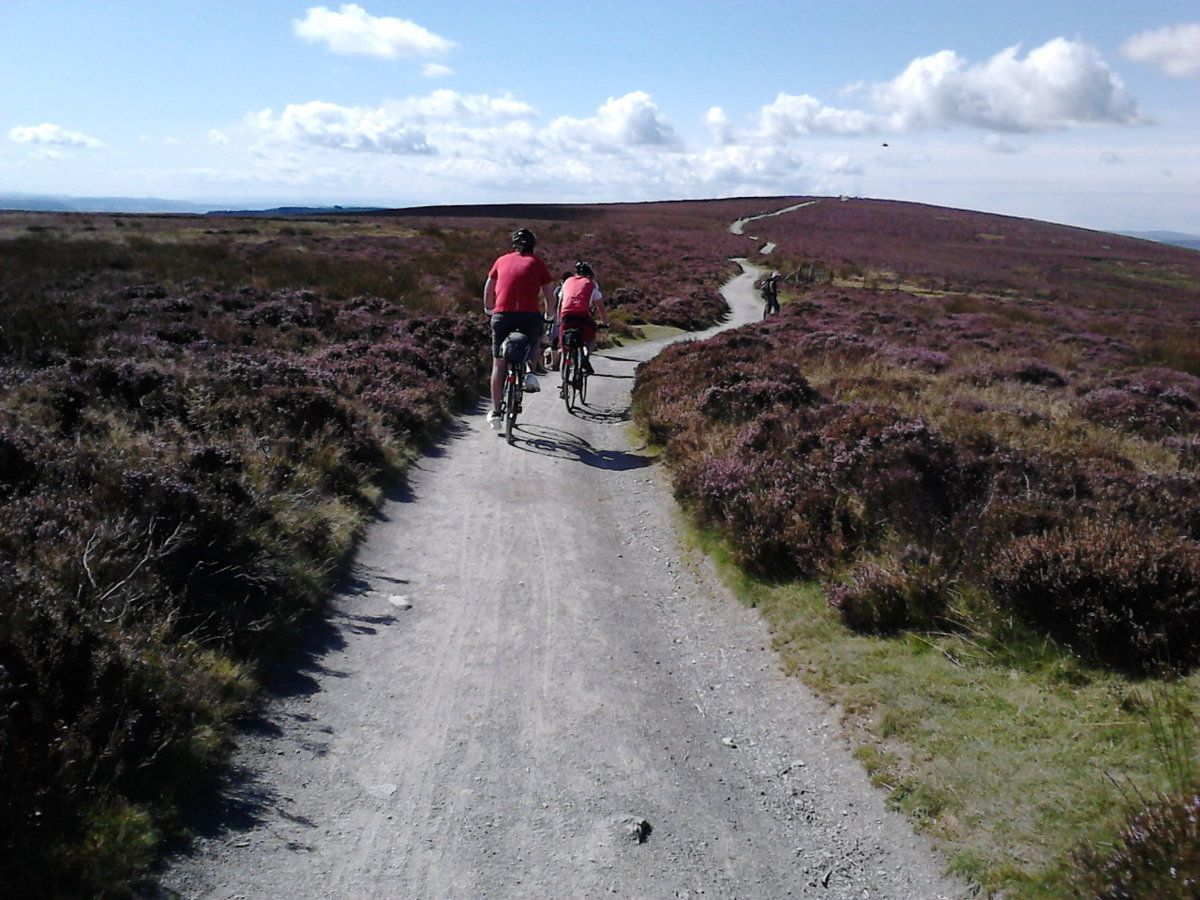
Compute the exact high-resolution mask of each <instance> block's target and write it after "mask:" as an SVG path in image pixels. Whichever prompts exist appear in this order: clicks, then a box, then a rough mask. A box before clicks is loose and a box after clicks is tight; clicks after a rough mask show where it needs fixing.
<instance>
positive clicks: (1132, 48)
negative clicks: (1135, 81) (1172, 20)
mask: <svg viewBox="0 0 1200 900" xmlns="http://www.w3.org/2000/svg"><path fill="white" fill-rule="evenodd" d="M1121 53H1122V54H1123V55H1124V56H1125V57H1126V58H1128V59H1132V60H1136V61H1137V62H1142V63H1147V64H1149V65H1152V66H1154V67H1155V68H1158V69H1161V70H1162V71H1164V72H1166V73H1167V74H1168V75H1174V76H1175V77H1176V78H1200V22H1185V23H1183V24H1180V25H1169V26H1167V27H1166V28H1158V29H1156V30H1154V31H1143V32H1141V33H1139V34H1135V35H1134V36H1133V37H1131V38H1130V39H1129V40H1127V41H1126V42H1125V43H1124V44H1122V45H1121Z"/></svg>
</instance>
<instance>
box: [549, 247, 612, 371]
mask: <svg viewBox="0 0 1200 900" xmlns="http://www.w3.org/2000/svg"><path fill="white" fill-rule="evenodd" d="M603 297H604V294H603V293H601V291H600V285H598V284H597V283H596V275H595V273H594V272H593V271H592V267H591V266H589V265H588V264H587V263H585V262H583V261H582V260H579V261H578V262H576V263H575V274H574V275H572V276H571V277H570V278H568V279H567V280H566V281H564V282H563V286H562V296H561V297H560V299H559V301H558V320H559V326H558V337H559V349H560V350H561V349H562V335H563V333H564V332H565V331H566V330H567V329H568V328H577V329H579V331H580V337H581V338H582V339H583V345H584V346H585V347H587V349H588V353H593V352H595V350H596V318H597V317H599V319H600V321H602V322H603V323H604V327H605V328H607V327H608V310H606V309H605V308H604V301H603ZM583 367H584V368H585V369H586V370H587V373H588V374H589V375H591V374H592V363H591V361H590V360H589V359H588V358H587V357H586V356H585V357H584V358H583Z"/></svg>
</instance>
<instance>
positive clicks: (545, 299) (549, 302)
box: [542, 283, 554, 316]
mask: <svg viewBox="0 0 1200 900" xmlns="http://www.w3.org/2000/svg"><path fill="white" fill-rule="evenodd" d="M552 309H554V288H552V287H551V286H550V284H549V283H546V284H543V285H542V315H543V316H544V315H546V313H548V312H549V311H550V310H552Z"/></svg>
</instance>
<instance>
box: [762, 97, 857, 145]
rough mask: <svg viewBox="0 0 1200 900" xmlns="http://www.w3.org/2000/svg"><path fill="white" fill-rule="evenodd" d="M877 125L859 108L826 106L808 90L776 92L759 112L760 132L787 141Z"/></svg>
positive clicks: (843, 132)
mask: <svg viewBox="0 0 1200 900" xmlns="http://www.w3.org/2000/svg"><path fill="white" fill-rule="evenodd" d="M878 127H879V119H878V117H877V116H873V115H871V114H870V113H865V112H860V111H858V110H844V109H836V108H834V107H832V106H825V105H824V104H823V103H821V101H820V100H818V99H817V98H816V97H811V96H809V95H808V94H800V95H796V94H785V93H781V94H779V95H778V96H777V97H776V98H775V100H774V102H773V103H770V104H768V105H767V106H764V107H763V108H762V109H761V110H760V111H759V113H758V130H759V134H760V135H761V136H762V137H764V138H765V139H767V140H769V141H775V142H781V141H788V140H790V139H792V138H795V137H801V136H803V135H807V134H812V133H814V132H822V133H825V134H863V133H864V132H868V131H874V130H875V129H876V128H878Z"/></svg>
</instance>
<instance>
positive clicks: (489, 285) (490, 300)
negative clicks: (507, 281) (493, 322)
mask: <svg viewBox="0 0 1200 900" xmlns="http://www.w3.org/2000/svg"><path fill="white" fill-rule="evenodd" d="M495 305H496V282H495V281H493V280H492V276H491V275H489V276H488V280H487V281H485V282H484V283H483V311H484V312H485V313H487V314H488V315H491V313H492V309H493V307H495Z"/></svg>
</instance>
